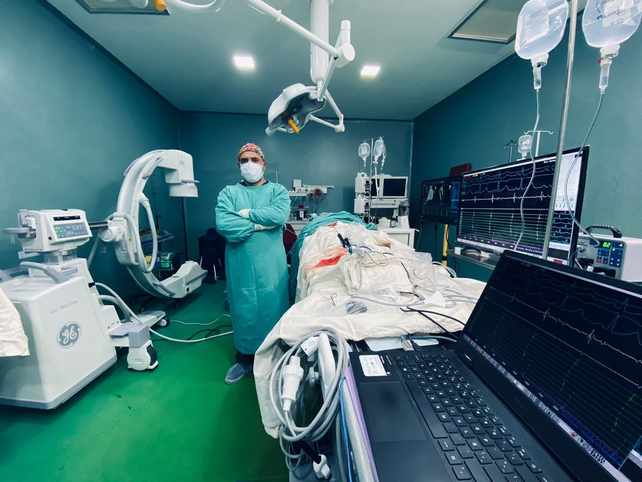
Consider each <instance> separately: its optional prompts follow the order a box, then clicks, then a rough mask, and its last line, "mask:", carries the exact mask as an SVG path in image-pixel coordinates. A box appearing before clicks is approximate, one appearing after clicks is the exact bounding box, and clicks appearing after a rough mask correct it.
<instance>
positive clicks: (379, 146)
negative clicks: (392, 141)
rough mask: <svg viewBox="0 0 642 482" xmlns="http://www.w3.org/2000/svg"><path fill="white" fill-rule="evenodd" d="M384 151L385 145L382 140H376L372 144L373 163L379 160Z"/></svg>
mask: <svg viewBox="0 0 642 482" xmlns="http://www.w3.org/2000/svg"><path fill="white" fill-rule="evenodd" d="M385 149H386V145H385V144H384V143H383V139H382V138H381V137H380V138H379V139H377V140H376V141H375V143H374V152H373V154H374V157H375V162H376V161H378V160H379V158H380V157H381V156H382V155H383V153H384V151H385Z"/></svg>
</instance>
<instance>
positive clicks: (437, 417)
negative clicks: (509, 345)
mask: <svg viewBox="0 0 642 482" xmlns="http://www.w3.org/2000/svg"><path fill="white" fill-rule="evenodd" d="M393 358H394V360H395V363H396V364H397V367H398V368H399V370H400V371H401V374H402V376H403V377H404V378H405V380H406V385H407V386H408V388H409V389H410V392H411V393H412V396H413V398H414V399H415V402H416V403H417V405H418V407H419V409H420V411H421V413H422V415H423V416H424V419H425V420H426V423H427V424H428V427H429V429H430V432H431V433H432V436H433V437H434V438H435V439H436V440H437V442H438V444H439V447H441V450H442V455H443V457H444V459H445V461H446V463H447V465H448V466H450V470H452V473H453V475H454V476H455V477H456V479H457V480H468V481H475V482H496V481H508V482H552V479H551V478H550V477H548V476H546V475H545V474H544V473H543V472H542V470H541V469H540V468H539V466H538V465H537V464H536V463H535V461H534V460H533V459H532V457H531V456H530V454H529V453H528V451H527V450H526V449H524V448H523V447H522V446H521V444H520V443H519V441H518V440H516V439H515V437H513V435H512V434H511V432H510V430H509V429H508V428H507V427H506V426H505V425H504V424H503V423H502V421H501V420H500V419H499V417H498V416H497V415H495V412H494V411H493V410H492V408H491V407H489V406H488V405H487V404H486V402H485V401H484V399H483V398H482V397H481V396H480V394H478V393H477V392H476V391H475V390H473V389H471V387H470V384H469V383H468V382H466V380H465V379H464V377H463V376H462V375H461V373H460V372H459V370H457V369H456V368H455V366H454V365H453V363H452V362H451V361H450V360H448V358H447V357H445V356H444V355H443V354H403V355H394V356H393Z"/></svg>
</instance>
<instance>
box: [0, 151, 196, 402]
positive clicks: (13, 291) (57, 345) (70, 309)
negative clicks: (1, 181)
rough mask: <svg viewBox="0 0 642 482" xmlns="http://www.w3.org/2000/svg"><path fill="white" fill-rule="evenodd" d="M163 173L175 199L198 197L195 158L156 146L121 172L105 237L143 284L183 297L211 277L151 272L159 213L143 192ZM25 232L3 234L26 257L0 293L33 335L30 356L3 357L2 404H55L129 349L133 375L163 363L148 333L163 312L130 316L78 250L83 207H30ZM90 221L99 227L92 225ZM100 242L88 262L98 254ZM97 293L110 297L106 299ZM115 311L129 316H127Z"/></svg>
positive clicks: (189, 265)
mask: <svg viewBox="0 0 642 482" xmlns="http://www.w3.org/2000/svg"><path fill="white" fill-rule="evenodd" d="M158 167H160V168H163V169H165V182H167V183H168V184H169V185H170V196H172V197H197V196H198V191H197V187H196V185H197V181H195V180H194V173H193V167H192V157H191V156H190V155H189V154H187V153H185V152H182V151H177V150H159V151H153V152H150V153H147V154H145V155H144V156H142V157H140V158H138V159H136V160H135V161H134V162H133V163H132V164H131V165H130V166H129V167H128V168H127V170H126V171H125V180H124V182H123V185H122V187H121V190H120V194H119V197H118V206H117V212H116V213H114V214H112V215H110V216H109V217H108V219H107V221H106V222H103V223H97V224H99V225H100V229H102V231H101V232H100V240H102V241H104V242H112V243H114V244H115V248H116V256H117V258H118V261H119V262H120V263H121V264H124V265H125V266H127V268H128V270H129V272H130V273H131V275H132V276H133V277H134V279H135V280H136V283H137V284H138V286H139V287H140V288H141V289H143V290H145V291H147V292H148V293H150V294H152V295H154V296H158V297H164V298H174V299H176V298H183V297H185V296H186V295H188V294H190V293H191V292H192V291H193V290H195V289H197V288H198V287H199V286H200V285H201V281H202V279H203V278H204V277H205V275H206V272H205V271H204V270H202V269H201V267H200V266H199V265H198V264H197V263H195V262H193V261H187V262H185V263H184V264H183V265H182V266H181V268H180V269H179V270H178V271H177V272H176V274H174V275H173V276H172V277H170V278H168V279H166V280H163V281H160V280H158V279H157V278H156V276H155V275H154V274H153V272H152V267H153V264H154V262H155V259H156V254H157V240H156V229H155V226H154V219H153V213H152V212H151V206H150V203H149V200H148V199H147V197H146V196H145V195H144V194H143V189H144V188H145V184H146V183H147V180H148V179H149V178H150V177H151V175H152V174H153V172H154V170H155V169H156V168H158ZM140 206H143V208H144V209H145V210H146V212H147V216H148V218H149V223H150V227H151V232H152V237H153V244H154V246H153V253H152V261H151V263H150V264H149V265H148V264H147V262H146V261H145V255H144V253H143V249H142V246H141V242H140V235H139V231H138V211H139V209H140ZM18 222H19V227H17V228H8V229H5V230H4V232H5V233H7V234H13V235H16V236H17V237H18V240H19V241H20V243H21V244H22V248H23V251H22V252H20V253H19V257H20V259H26V258H33V257H34V256H39V255H41V256H43V257H44V259H43V262H37V263H36V262H29V261H23V262H22V263H21V264H20V266H19V267H17V268H13V269H9V270H4V271H2V270H0V288H2V290H3V291H4V292H5V293H6V295H7V296H8V298H9V299H10V300H11V301H12V302H13V304H14V306H15V307H16V308H17V309H18V312H19V313H20V315H21V319H22V322H23V326H24V329H25V332H26V334H27V337H28V339H29V352H30V355H29V356H27V357H10V358H0V404H5V405H17V406H25V407H31V408H44V409H51V408H56V407H57V406H59V405H60V404H61V403H63V402H65V401H66V400H68V399H69V398H70V397H71V396H73V395H74V394H75V393H76V392H78V391H79V390H80V389H82V388H83V387H84V386H86V385H87V384H88V383H90V382H91V381H92V380H93V379H95V378H96V377H97V376H98V375H100V374H101V373H103V372H104V371H105V370H107V369H108V368H109V367H110V366H111V365H113V364H114V363H115V362H116V348H120V347H125V348H128V349H129V353H128V356H127V363H128V366H129V368H131V369H133V370H137V371H143V370H152V369H154V368H155V367H156V366H157V365H158V361H157V356H156V351H155V350H154V347H153V346H152V342H151V339H150V332H149V327H151V326H153V325H154V324H156V323H160V324H163V322H165V323H166V322H167V319H166V318H165V313H164V312H162V311H146V312H145V313H144V314H140V315H136V316H132V315H131V314H130V312H129V311H128V309H127V308H126V307H124V303H123V302H122V300H120V298H118V296H117V295H116V294H115V293H114V292H113V291H111V289H110V288H108V287H107V286H104V285H101V284H100V283H96V282H94V280H93V278H92V276H91V274H90V273H89V269H88V261H87V260H85V259H84V258H78V257H77V248H78V247H79V246H82V245H83V244H85V243H86V242H88V241H89V239H90V238H91V237H92V234H91V228H90V225H89V223H88V222H87V218H86V215H85V212H84V211H81V210H78V209H70V210H41V211H36V210H26V209H23V210H21V211H20V213H19V214H18ZM92 224H94V223H92ZM98 244H99V240H98V239H97V240H96V243H95V244H94V248H93V249H92V253H91V255H90V259H91V258H93V256H94V255H95V253H96V249H97V248H98ZM98 287H101V288H102V289H104V290H106V291H107V292H108V293H109V294H100V293H99V291H98ZM114 306H120V307H121V309H122V310H123V313H124V319H123V320H121V319H120V317H119V316H118V313H117V311H116V309H115V307H114Z"/></svg>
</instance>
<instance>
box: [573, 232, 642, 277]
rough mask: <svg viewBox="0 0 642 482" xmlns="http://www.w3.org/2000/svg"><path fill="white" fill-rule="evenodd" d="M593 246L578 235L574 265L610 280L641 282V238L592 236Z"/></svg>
mask: <svg viewBox="0 0 642 482" xmlns="http://www.w3.org/2000/svg"><path fill="white" fill-rule="evenodd" d="M593 237H594V238H595V240H597V241H598V242H597V243H596V242H595V241H594V240H593V239H591V238H589V237H588V236H587V235H585V234H582V233H580V235H579V237H578V239H577V252H578V255H577V258H576V259H577V262H578V263H579V264H580V266H582V268H583V269H588V270H590V271H593V272H595V273H601V274H604V275H606V276H610V277H612V278H617V279H621V280H624V281H630V282H634V283H639V282H642V239H638V238H627V237H620V238H616V237H613V236H605V235H594V236H593Z"/></svg>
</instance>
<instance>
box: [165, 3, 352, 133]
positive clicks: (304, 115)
mask: <svg viewBox="0 0 642 482" xmlns="http://www.w3.org/2000/svg"><path fill="white" fill-rule="evenodd" d="M245 1H246V2H247V4H248V5H250V6H251V7H252V8H254V9H255V10H257V11H258V12H260V13H262V14H264V15H266V16H268V17H271V18H273V19H274V20H276V22H277V23H280V24H282V25H284V26H285V27H287V28H288V29H290V30H291V31H293V32H294V33H296V34H297V35H299V36H300V37H302V38H303V39H305V40H307V41H309V42H310V43H311V44H313V47H312V53H311V61H310V63H311V69H310V74H311V77H312V80H313V82H315V84H316V85H315V86H312V87H305V86H303V85H302V84H294V85H291V86H290V87H288V88H286V89H284V90H283V92H282V93H281V95H280V96H279V97H278V98H277V99H276V100H275V101H274V102H273V103H272V105H271V106H270V110H269V111H268V127H267V129H266V133H267V134H268V135H270V136H271V135H274V133H275V132H285V133H295V134H298V133H299V131H300V130H301V129H302V128H303V127H304V126H305V125H306V123H307V122H308V121H309V120H311V121H314V122H316V123H318V124H321V125H324V126H327V127H331V128H332V129H334V130H335V132H345V126H344V123H343V121H344V115H343V113H342V112H341V110H340V109H339V107H338V105H337V104H336V102H335V101H334V99H333V98H332V96H331V95H330V92H329V91H328V85H329V83H330V80H331V79H332V75H333V74H334V71H335V69H336V68H342V67H344V66H346V65H347V64H349V63H350V62H352V61H353V60H354V58H355V50H354V47H353V46H352V43H351V39H350V29H351V24H350V21H348V20H343V21H342V22H341V31H340V32H339V37H338V38H337V41H336V44H335V46H334V47H333V46H332V45H330V44H329V43H328V42H327V40H325V39H324V38H321V37H322V36H324V37H327V33H328V21H329V6H330V5H331V4H332V3H333V1H334V0H310V6H311V9H312V13H311V26H312V31H310V30H307V29H306V28H304V27H302V26H301V25H299V24H298V23H296V22H295V21H293V20H292V19H290V18H288V17H287V16H285V15H283V12H282V11H281V10H277V9H275V8H274V7H272V6H270V5H268V4H267V3H266V2H264V1H262V0H245ZM165 3H166V4H167V5H168V6H169V8H170V13H171V9H172V8H173V7H176V8H177V9H183V10H185V11H189V12H196V13H205V12H209V11H218V10H220V8H221V6H222V4H223V3H224V0H214V1H212V2H211V3H208V4H205V5H194V4H190V3H187V2H185V1H183V0H165ZM315 48H319V49H321V50H323V51H324V52H326V53H327V54H328V55H329V57H330V59H329V62H328V59H327V57H323V58H322V56H321V55H319V53H318V52H315ZM315 58H316V59H317V60H318V62H314V61H313V59H315ZM323 68H325V73H324V75H323V76H322V73H323V70H321V71H319V69H323ZM326 101H327V103H328V104H329V105H330V107H331V108H332V110H333V111H334V113H335V114H336V116H337V117H338V118H339V122H338V123H337V124H336V125H335V124H332V123H330V122H328V121H325V120H323V119H320V118H319V117H316V116H315V115H313V113H314V112H317V111H319V110H321V109H323V108H324V107H325V104H326Z"/></svg>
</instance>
